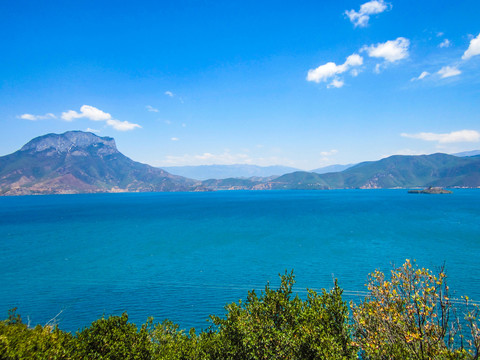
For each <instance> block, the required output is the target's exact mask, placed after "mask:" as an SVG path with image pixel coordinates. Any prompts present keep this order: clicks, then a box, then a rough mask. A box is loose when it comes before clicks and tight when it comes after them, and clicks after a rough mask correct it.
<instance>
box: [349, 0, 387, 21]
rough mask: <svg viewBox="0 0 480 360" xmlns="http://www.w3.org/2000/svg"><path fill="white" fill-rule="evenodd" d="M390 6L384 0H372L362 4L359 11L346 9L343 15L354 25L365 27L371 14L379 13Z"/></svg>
mask: <svg viewBox="0 0 480 360" xmlns="http://www.w3.org/2000/svg"><path fill="white" fill-rule="evenodd" d="M391 8H392V5H391V4H389V3H386V2H385V1H384V0H372V1H369V2H366V3H365V4H362V5H361V6H360V10H359V11H355V10H353V9H352V10H347V11H345V15H346V16H347V17H348V18H349V19H350V21H351V22H352V24H353V25H354V26H355V27H366V26H368V21H369V20H370V16H371V15H375V14H380V13H382V12H384V11H386V10H389V9H391Z"/></svg>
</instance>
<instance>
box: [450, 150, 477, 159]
mask: <svg viewBox="0 0 480 360" xmlns="http://www.w3.org/2000/svg"><path fill="white" fill-rule="evenodd" d="M452 155H454V156H460V157H466V156H478V155H480V150H472V151H464V152H459V153H456V154H452Z"/></svg>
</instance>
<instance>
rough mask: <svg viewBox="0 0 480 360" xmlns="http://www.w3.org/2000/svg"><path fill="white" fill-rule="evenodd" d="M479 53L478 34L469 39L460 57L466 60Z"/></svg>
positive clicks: (479, 35)
mask: <svg viewBox="0 0 480 360" xmlns="http://www.w3.org/2000/svg"><path fill="white" fill-rule="evenodd" d="M476 55H480V34H478V36H477V37H476V38H473V39H472V40H470V45H469V46H468V49H467V50H466V51H465V52H464V53H463V56H462V59H463V60H468V59H470V58H471V57H473V56H476Z"/></svg>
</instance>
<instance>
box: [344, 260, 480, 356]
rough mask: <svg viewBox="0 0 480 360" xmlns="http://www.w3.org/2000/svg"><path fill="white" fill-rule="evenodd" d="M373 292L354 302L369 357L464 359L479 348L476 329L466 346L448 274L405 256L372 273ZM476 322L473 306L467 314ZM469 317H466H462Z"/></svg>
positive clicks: (358, 334)
mask: <svg viewBox="0 0 480 360" xmlns="http://www.w3.org/2000/svg"><path fill="white" fill-rule="evenodd" d="M368 290H369V292H370V294H369V295H368V296H367V297H366V298H365V299H364V301H363V302H362V303H360V304H359V305H354V304H352V318H353V325H354V338H355V341H356V343H357V345H358V346H359V347H360V349H362V352H363V356H364V357H366V358H368V359H448V358H451V359H462V358H472V356H473V357H475V358H477V357H478V355H477V356H475V353H476V352H477V351H476V350H475V348H476V349H477V350H478V340H479V339H478V331H477V332H476V334H474V333H473V332H471V335H472V334H473V341H470V343H469V345H473V346H469V347H466V346H465V345H466V343H465V341H464V340H465V339H464V337H465V334H464V333H463V332H462V321H461V319H460V318H459V317H458V316H457V314H456V309H455V307H454V303H453V301H452V299H451V298H450V290H449V287H448V285H447V283H446V274H445V271H444V268H443V267H442V268H441V269H440V271H439V273H438V274H437V275H435V274H433V273H432V272H431V271H430V270H428V269H425V268H419V267H418V266H417V265H416V264H415V263H414V262H413V263H412V262H411V261H409V260H407V261H406V262H405V264H403V266H401V267H399V268H397V269H394V270H392V271H391V278H390V280H387V279H386V278H385V275H384V274H383V273H382V272H380V271H378V270H377V271H375V272H373V273H372V274H370V278H369V283H368ZM468 317H469V319H470V324H466V325H467V326H468V325H470V328H471V329H474V328H475V326H476V325H475V324H476V318H475V314H474V312H470V313H469V315H468ZM463 323H465V322H463Z"/></svg>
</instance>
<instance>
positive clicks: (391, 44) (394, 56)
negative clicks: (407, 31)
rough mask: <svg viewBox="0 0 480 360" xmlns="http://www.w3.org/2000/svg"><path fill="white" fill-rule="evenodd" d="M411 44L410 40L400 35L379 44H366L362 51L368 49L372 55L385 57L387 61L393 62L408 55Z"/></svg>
mask: <svg viewBox="0 0 480 360" xmlns="http://www.w3.org/2000/svg"><path fill="white" fill-rule="evenodd" d="M409 46H410V40H408V39H406V38H404V37H399V38H397V39H395V40H389V41H387V42H384V43H379V44H377V45H370V46H364V47H363V48H362V51H366V52H367V53H368V56H370V57H375V58H383V59H384V60H385V61H387V62H392V63H393V62H395V61H398V60H402V59H405V58H406V57H408V47H409Z"/></svg>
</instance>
